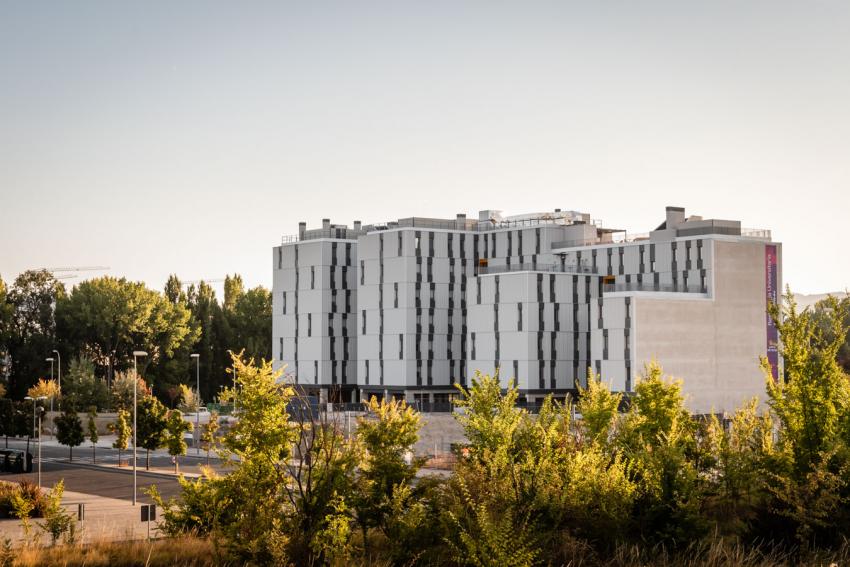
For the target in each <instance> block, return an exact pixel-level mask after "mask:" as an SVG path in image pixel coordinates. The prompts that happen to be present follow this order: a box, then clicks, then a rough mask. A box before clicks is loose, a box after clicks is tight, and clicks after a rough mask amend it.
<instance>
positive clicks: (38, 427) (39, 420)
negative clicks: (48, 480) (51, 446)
mask: <svg viewBox="0 0 850 567" xmlns="http://www.w3.org/2000/svg"><path fill="white" fill-rule="evenodd" d="M24 399H25V400H32V426H33V427H37V430H36V431H37V432H38V459H37V461H36V462H37V463H38V487H39V488H41V412H38V426H36V421H35V414H36V411H35V410H36V405H35V404H36V402H38V401H39V400H46V399H47V396H38V397H35V398H33V397H32V396H25V397H24ZM39 409H40V410H42V411H44V408H39Z"/></svg>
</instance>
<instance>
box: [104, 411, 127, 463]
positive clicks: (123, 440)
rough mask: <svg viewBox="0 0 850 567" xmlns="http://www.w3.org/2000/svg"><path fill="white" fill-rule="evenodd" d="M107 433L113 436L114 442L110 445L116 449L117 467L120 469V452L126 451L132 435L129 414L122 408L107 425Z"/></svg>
mask: <svg viewBox="0 0 850 567" xmlns="http://www.w3.org/2000/svg"><path fill="white" fill-rule="evenodd" d="M109 431H110V432H111V433H113V434H114V435H115V441H114V442H113V443H112V447H113V448H115V449H118V466H119V467H120V466H121V451H126V450H127V447H128V446H129V443H130V437H131V436H132V435H133V428H132V424H131V423H130V412H129V411H127V410H126V409H123V408H122V409H119V410H118V416H117V418H116V419H115V421H114V422H112V423H110V424H109Z"/></svg>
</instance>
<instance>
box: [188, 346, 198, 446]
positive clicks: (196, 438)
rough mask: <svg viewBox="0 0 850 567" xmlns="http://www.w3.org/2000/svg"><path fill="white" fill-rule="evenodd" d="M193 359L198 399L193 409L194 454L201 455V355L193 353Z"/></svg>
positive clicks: (191, 355)
mask: <svg viewBox="0 0 850 567" xmlns="http://www.w3.org/2000/svg"><path fill="white" fill-rule="evenodd" d="M189 356H190V357H191V358H194V359H195V395H196V396H197V397H198V399H197V400H196V401H197V404H196V407H195V435H194V438H195V454H196V455H200V454H201V448H200V447H199V445H200V444H199V443H198V439H199V437H198V436H199V435H200V431H201V355H200V354H197V353H194V354H190V355H189Z"/></svg>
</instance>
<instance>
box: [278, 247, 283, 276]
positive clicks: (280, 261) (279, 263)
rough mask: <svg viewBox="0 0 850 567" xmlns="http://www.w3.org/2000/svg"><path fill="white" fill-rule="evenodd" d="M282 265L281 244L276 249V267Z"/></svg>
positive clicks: (279, 267)
mask: <svg viewBox="0 0 850 567" xmlns="http://www.w3.org/2000/svg"><path fill="white" fill-rule="evenodd" d="M282 267H283V246H281V247H280V248H278V249H277V269H278V270H279V269H281V268H282Z"/></svg>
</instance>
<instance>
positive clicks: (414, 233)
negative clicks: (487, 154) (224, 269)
mask: <svg viewBox="0 0 850 567" xmlns="http://www.w3.org/2000/svg"><path fill="white" fill-rule="evenodd" d="M768 249H769V250H771V251H772V253H774V255H775V256H776V257H778V258H779V262H778V263H777V265H776V267H775V269H774V270H773V273H774V276H773V277H774V278H775V280H776V281H773V282H772V283H766V275H765V274H766V267H765V257H766V256H765V254H766V251H767V250H768ZM274 266H275V269H274V273H275V277H274V286H273V287H274V289H273V304H274V317H273V321H274V322H273V340H274V345H273V347H274V348H273V351H274V354H275V361H276V364H278V365H282V364H286V365H287V375H288V379H289V380H291V381H293V382H294V381H297V382H298V383H299V384H301V385H303V386H305V387H308V388H312V389H315V390H317V391H318V392H319V393H320V395H322V396H329V399H331V400H333V401H356V400H358V399H361V398H362V397H364V396H369V395H379V396H380V395H387V396H388V395H395V396H403V397H406V398H408V399H420V400H429V401H434V400H437V401H443V400H448V399H449V397H450V396H451V395H453V393H454V392H455V391H456V389H455V384H461V385H466V384H467V383H468V380H469V377H470V376H471V375H473V374H474V372H476V371H481V372H485V373H493V372H496V371H498V372H499V375H500V377H501V380H502V382H503V383H504V384H505V385H507V383H508V381H509V380H510V379H516V381H517V384H518V385H519V388H520V390H521V393H522V395H524V396H525V397H526V399H527V400H529V401H535V400H538V399H540V398H542V397H543V396H545V395H548V394H553V395H555V396H565V395H567V394H571V393H573V392H574V391H575V389H576V388H577V387H579V386H582V385H584V384H585V381H586V376H587V372H588V370H591V371H593V372H595V373H597V374H599V375H601V376H602V378H603V379H604V380H606V381H608V382H609V383H610V384H611V385H612V387H613V388H614V389H615V390H617V391H623V392H629V391H631V390H632V389H633V388H634V385H635V382H636V380H637V379H638V376H639V374H640V372H641V370H642V368H643V366H644V364H646V363H647V362H648V361H650V360H652V359H656V360H658V361H659V362H660V363H661V364H662V365H663V366H664V367H665V370H666V371H667V372H669V373H670V374H672V375H675V376H677V377H681V378H682V379H683V381H684V385H685V392H686V394H687V396H688V403H689V406H690V407H691V408H692V409H693V410H694V411H698V412H707V411H728V410H731V409H733V408H734V406H735V405H738V404H739V403H740V402H741V401H743V399H745V398H747V397H751V396H752V395H761V394H763V377H762V376H761V373H760V372H759V369H758V359H759V356H762V355H764V354H765V349H766V346H767V336H766V334H765V333H766V331H765V321H766V315H765V308H766V305H767V298H768V297H769V296H770V293H771V290H769V289H768V287H771V288H772V293H774V294H775V293H776V289H781V245H779V244H777V243H772V242H771V241H770V235H769V232H768V231H748V230H746V229H741V226H740V223H739V222H737V221H724V220H715V219H707V220H706V219H702V218H700V217H687V218H686V217H685V213H684V210H683V209H679V208H676V207H668V209H667V211H666V217H665V220H664V222H663V223H662V224H661V225H660V226H659V227H658V228H657V229H656V230H654V231H652V232H650V233H648V234H644V235H629V234H626V233H625V232H624V231H618V230H613V229H607V228H604V227H602V225H601V223H598V222H594V221H592V220H591V219H590V216H589V215H586V214H583V213H577V212H574V211H565V212H562V211H560V210H556V211H554V212H551V213H537V214H529V215H519V216H515V217H507V218H503V217H501V215H500V214H499V213H498V212H497V211H482V212H481V213H480V214H479V217H478V219H475V220H471V219H467V218H466V216H465V215H458V216H457V217H456V218H455V219H426V218H407V219H399V220H398V221H394V222H389V223H386V224H383V225H369V226H363V225H362V224H361V223H360V222H358V221H355V223H354V225H353V228H348V227H346V226H343V225H331V224H330V221H328V220H327V219H326V220H325V221H324V222H323V226H322V228H321V229H314V230H307V229H306V225H305V224H304V223H302V224H301V226H300V227H299V234H298V236H297V237H290V238H288V239H286V240H285V241H284V242H283V243H282V245H281V246H280V247H276V248H275V249H274Z"/></svg>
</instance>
